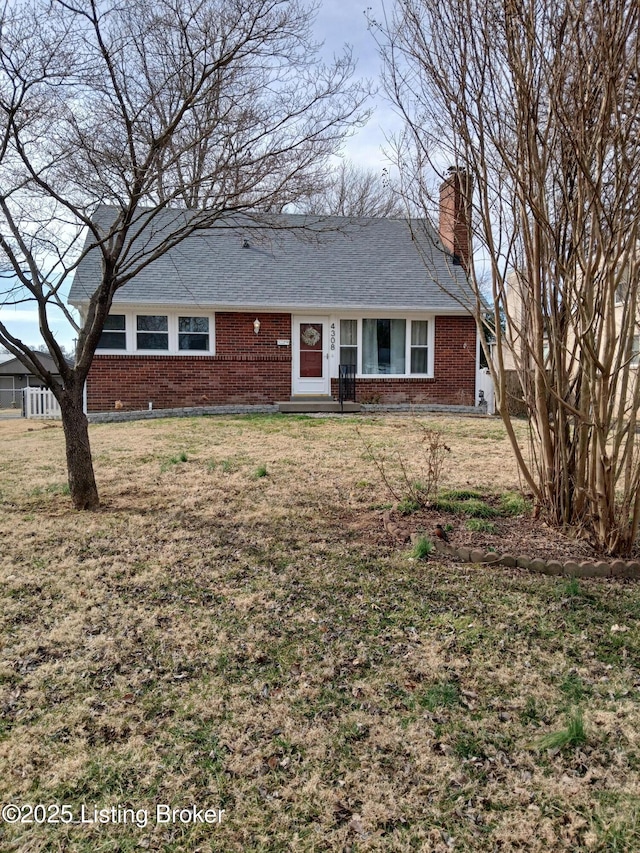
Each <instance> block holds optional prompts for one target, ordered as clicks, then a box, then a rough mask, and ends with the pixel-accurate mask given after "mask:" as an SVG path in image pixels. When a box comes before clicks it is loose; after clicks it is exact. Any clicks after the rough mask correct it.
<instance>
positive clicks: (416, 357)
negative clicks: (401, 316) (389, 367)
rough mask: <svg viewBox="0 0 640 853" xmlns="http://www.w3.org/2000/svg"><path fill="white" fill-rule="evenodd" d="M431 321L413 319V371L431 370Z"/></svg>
mask: <svg viewBox="0 0 640 853" xmlns="http://www.w3.org/2000/svg"><path fill="white" fill-rule="evenodd" d="M428 335H429V322H428V320H412V321H411V373H428V372H429V337H428Z"/></svg>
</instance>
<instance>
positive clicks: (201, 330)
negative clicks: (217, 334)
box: [178, 317, 209, 352]
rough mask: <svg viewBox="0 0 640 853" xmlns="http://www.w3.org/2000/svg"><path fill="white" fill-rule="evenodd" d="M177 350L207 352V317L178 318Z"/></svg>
mask: <svg viewBox="0 0 640 853" xmlns="http://www.w3.org/2000/svg"><path fill="white" fill-rule="evenodd" d="M178 349H179V350H180V351H181V352H184V351H187V350H188V351H193V350H195V351H198V352H202V351H204V352H208V351H209V318H208V317H178Z"/></svg>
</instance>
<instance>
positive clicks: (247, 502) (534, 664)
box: [0, 416, 640, 853]
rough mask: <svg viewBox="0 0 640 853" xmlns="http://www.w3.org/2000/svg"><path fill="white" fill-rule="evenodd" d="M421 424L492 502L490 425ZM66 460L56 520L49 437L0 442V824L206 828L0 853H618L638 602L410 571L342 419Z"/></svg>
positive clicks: (494, 461) (491, 574)
mask: <svg viewBox="0 0 640 853" xmlns="http://www.w3.org/2000/svg"><path fill="white" fill-rule="evenodd" d="M434 420H435V422H436V424H437V427H438V428H439V429H441V430H442V431H443V433H444V435H445V436H446V441H447V445H448V446H450V447H451V454H450V458H451V465H450V466H449V467H448V469H447V471H446V478H445V479H446V482H445V483H444V485H445V487H446V488H448V489H450V490H457V491H458V492H459V493H460V492H465V491H467V492H469V491H474V490H472V489H469V483H472V484H474V486H475V485H477V487H478V489H477V492H478V493H477V494H471V495H469V494H465V495H464V496H461V494H458V495H457V496H456V497H455V498H452V499H455V500H461V501H466V500H477V501H480V500H483V498H482V495H486V494H489V493H492V494H503V493H508V492H516V491H517V488H518V480H517V474H516V472H515V468H514V466H513V463H512V460H511V457H510V455H509V451H508V446H507V442H506V441H505V440H504V434H503V432H502V430H501V427H500V426H499V425H498V424H496V423H495V422H493V421H483V420H480V419H477V420H476V419H469V420H463V419H460V420H456V419H446V418H436V419H434ZM358 423H359V425H360V429H361V430H362V431H366V433H367V438H368V440H369V441H370V443H371V444H372V446H380V447H384V446H393V447H398V448H400V449H401V450H402V451H403V453H405V454H409V453H410V452H411V445H410V439H409V437H408V435H407V431H406V429H405V428H404V427H405V424H406V420H403V419H402V418H401V417H384V418H383V417H379V418H369V419H366V420H365V419H363V420H361V421H358ZM91 438H92V445H93V449H94V454H95V460H96V473H97V477H98V481H99V485H100V489H101V496H102V507H101V509H100V510H99V511H98V512H96V513H91V514H89V513H76V512H74V511H73V510H72V509H71V504H70V498H69V496H68V495H67V494H65V492H64V490H63V489H62V488H61V487H60V484H62V483H64V482H65V470H64V446H63V441H62V431H61V429H60V428H59V427H56V428H45V427H44V426H43V425H40V424H36V425H30V424H27V423H25V422H23V421H6V422H1V423H0V439H1V440H0V465H1V466H2V472H3V476H2V498H1V502H0V534H1V535H2V542H3V558H2V561H0V581H1V583H0V596H1V597H2V601H1V606H0V632H1V644H0V648H1V649H2V651H1V653H0V707H1V708H2V716H1V717H0V720H1V723H0V800H1V801H2V802H3V803H18V804H28V803H31V804H36V803H44V804H55V803H59V804H63V803H64V804H68V805H69V806H70V807H71V808H72V809H73V811H74V813H75V814H76V816H77V815H78V814H79V809H80V807H81V805H82V804H84V805H85V806H86V808H88V809H93V808H94V807H96V808H98V809H101V808H105V809H106V808H109V809H110V808H112V807H113V808H118V807H122V808H124V807H127V808H135V809H142V810H144V809H147V810H149V814H150V815H152V814H154V812H153V809H154V807H155V804H157V803H166V804H169V805H171V806H172V807H173V808H176V809H178V808H186V807H189V806H192V805H193V804H196V805H197V806H198V807H200V808H212V809H213V808H220V809H224V816H223V819H222V823H221V824H220V825H215V826H203V825H202V824H200V825H198V824H193V823H181V822H178V823H175V824H172V825H168V824H157V823H156V822H155V820H151V818H150V819H149V822H148V823H147V825H146V826H139V825H136V824H133V823H131V822H129V823H126V824H125V823H123V822H120V823H109V824H95V823H94V824H90V823H84V824H80V823H75V824H69V825H67V824H40V823H33V824H22V825H10V824H8V823H0V849H1V850H2V851H3V853H4V851H7V853H32V851H57V850H68V851H72V853H93V852H94V851H96V850H100V851H105V853H120V851H124V853H128V851H133V850H138V849H147V850H155V851H162V853H165V852H166V853H183V851H187V852H189V851H193V853H195V851H203V852H204V853H212V851H216V853H217V851H225V853H226V851H246V850H250V851H274V853H275V851H278V853H280V851H285V850H286V851H300V853H306V851H346V850H351V851H353V853H356V851H358V853H359V851H402V853H405V851H406V853H409V851H415V850H421V851H422V850H424V851H448V850H459V851H478V853H483V851H487V850H501V851H505V853H511V851H523V850H527V851H534V853H543V851H567V853H568V851H582V850H584V851H614V850H619V851H623V850H624V851H631V850H637V849H640V824H639V822H638V813H639V812H638V807H639V804H640V737H639V735H638V732H639V731H640V712H639V707H638V702H639V698H640V696H639V693H640V664H639V663H638V662H639V661H640V631H639V629H638V625H639V624H640V621H639V617H640V590H639V589H638V588H637V585H636V584H633V583H630V582H628V583H623V582H611V581H604V580H593V581H590V580H581V581H579V582H578V581H571V580H567V579H563V578H553V577H548V576H539V575H528V574H525V573H523V572H521V571H518V570H507V569H504V568H497V567H492V566H484V567H482V568H478V567H474V566H469V565H461V564H455V565H454V564H447V563H443V562H441V561H440V559H439V557H438V555H437V554H433V555H432V556H431V558H430V559H429V560H425V561H422V560H420V561H418V560H414V561H412V562H410V561H408V560H407V559H406V551H405V552H402V551H401V550H399V549H396V548H394V547H392V546H391V545H389V544H388V542H387V538H386V537H385V535H384V533H383V531H382V528H381V525H380V515H381V513H380V510H375V511H374V510H372V509H371V507H372V506H376V505H380V504H381V500H383V497H382V495H381V493H380V492H381V490H380V486H379V484H378V481H377V479H376V476H375V472H373V471H372V469H371V464H370V463H368V462H367V460H366V459H365V458H363V453H362V442H361V440H360V439H359V438H358V436H357V435H356V433H355V424H354V419H349V420H347V419H345V420H342V419H331V418H309V417H299V418H296V417H293V418H288V417H255V416H254V417H228V418H201V419H180V420H175V421H172V420H166V421H162V420H158V421H143V422H139V423H132V424H109V425H107V424H105V425H100V426H92V427H91ZM478 444H481V446H482V447H483V449H484V450H485V451H486V452H483V453H481V454H480V453H478V452H477V447H478ZM176 448H178V449H180V448H183V449H184V450H183V452H184V454H185V456H186V457H187V460H185V461H184V462H183V461H182V460H180V453H179V452H178V453H177V451H176ZM173 457H175V458H177V459H178V460H179V461H178V462H176V463H172V464H170V465H168V467H167V468H166V470H164V471H161V470H160V469H161V468H162V466H163V465H164V464H165V463H167V461H168V460H169V459H172V458H173ZM260 466H264V467H265V470H267V471H268V472H269V475H268V476H266V477H261V478H256V476H255V473H256V471H257V470H258V468H259V467H260ZM478 495H480V496H478ZM612 629H613V630H612ZM579 721H580V723H579ZM580 726H582V729H581V728H580ZM581 732H582V734H581ZM559 734H562V738H563V742H562V743H559V742H558V740H557V739H558V736H559ZM582 735H584V737H585V738H586V739H583V737H582ZM552 736H553V737H554V738H555V740H554V741H552V743H555V744H556V745H555V746H547V747H545V748H540V743H541V742H542V741H544V742H547V743H548V742H549V740H548V739H549V738H551V737H552ZM544 739H547V740H544Z"/></svg>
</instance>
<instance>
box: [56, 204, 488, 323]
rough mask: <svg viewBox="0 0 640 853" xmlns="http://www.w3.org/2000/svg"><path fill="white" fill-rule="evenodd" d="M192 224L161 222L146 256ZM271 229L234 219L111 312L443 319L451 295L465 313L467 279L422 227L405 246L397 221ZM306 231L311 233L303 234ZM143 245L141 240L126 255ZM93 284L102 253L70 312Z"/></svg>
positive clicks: (153, 271)
mask: <svg viewBox="0 0 640 853" xmlns="http://www.w3.org/2000/svg"><path fill="white" fill-rule="evenodd" d="M190 215H194V214H189V213H188V212H186V211H184V212H178V211H175V210H166V211H163V212H161V213H160V214H159V215H158V216H157V218H156V219H155V220H154V226H153V232H154V233H153V234H151V233H149V234H147V235H146V238H145V244H144V245H145V249H144V250H145V251H147V250H149V249H152V248H153V246H154V245H156V244H157V243H158V242H159V239H160V237H159V236H158V233H162V232H163V230H164V233H165V234H166V233H167V231H168V229H170V228H171V227H173V224H174V223H175V222H176V218H177V219H178V220H179V221H182V222H184V221H185V218H188V217H189V216H190ZM114 217H115V209H114V208H107V207H103V208H100V209H99V210H98V212H97V214H96V220H95V221H96V222H97V223H98V224H100V225H101V226H102V227H103V228H105V229H106V228H108V225H109V223H110V222H112V221H113V219H114ZM270 221H271V222H272V223H273V225H274V226H275V228H271V229H270V228H269V227H267V226H265V225H264V224H263V223H257V222H254V221H252V220H251V219H250V218H248V217H244V216H236V217H234V218H232V219H227V220H225V221H224V223H222V222H220V223H216V224H215V225H213V226H211V227H209V228H207V229H206V230H203V231H196V232H194V233H193V234H191V235H190V236H189V237H187V238H186V239H185V240H184V241H183V242H181V243H180V244H178V245H177V246H174V247H173V248H171V249H170V250H169V251H168V252H167V253H166V254H164V255H163V256H162V257H160V258H158V259H157V260H155V261H153V262H152V263H151V264H149V265H148V266H147V267H145V268H144V269H143V270H142V271H141V272H139V273H138V274H137V275H136V276H135V277H134V278H133V279H131V281H129V282H128V283H127V284H126V285H125V286H124V287H123V288H122V289H121V290H119V291H118V292H117V293H116V296H115V299H114V303H115V304H126V303H130V304H140V303H142V304H160V305H169V306H170V305H190V306H198V307H216V306H219V307H225V308H234V307H237V308H247V309H256V308H260V309H266V310H269V309H271V310H276V309H280V310H288V309H302V308H311V309H313V308H322V309H332V308H335V309H345V310H346V309H366V308H370V309H379V308H386V309H389V310H403V309H409V310H422V311H437V312H440V313H449V312H459V311H460V310H461V305H460V302H459V301H458V300H456V299H455V298H453V296H452V295H451V294H452V293H455V294H457V295H458V299H459V300H462V301H463V303H464V304H471V297H470V289H469V285H468V283H467V280H466V276H465V274H464V270H463V269H462V267H460V266H456V265H454V264H452V261H451V257H450V256H448V255H446V254H445V253H444V252H443V251H442V250H440V249H437V248H436V247H435V245H434V243H435V241H434V237H433V232H432V230H431V229H428V230H427V229H425V226H424V224H423V223H419V227H418V228H415V227H414V235H413V237H412V233H411V231H412V229H410V227H409V224H408V223H407V222H406V221H404V220H397V219H396V220H394V219H342V218H338V217H330V218H323V219H322V220H319V219H318V218H317V217H315V218H313V217H305V216H301V215H295V214H294V215H290V214H283V215H279V216H272V217H271V218H270ZM305 224H306V225H307V226H309V229H310V230H309V231H308V232H304V231H303V230H301V229H302V226H304V225H305ZM414 225H415V223H414ZM287 229H288V230H287ZM416 234H422V235H423V236H422V237H416V236H415V235H416ZM87 245H88V244H87ZM142 245H143V241H142V239H141V238H138V240H137V241H136V243H134V246H133V248H134V249H140V247H141V246H142ZM420 252H422V258H421V254H420ZM99 276H100V257H99V253H98V252H97V251H92V252H89V253H88V254H87V255H86V257H85V258H84V259H83V260H82V261H81V263H80V265H79V267H78V270H77V271H76V275H75V279H74V281H73V284H72V286H71V290H70V294H69V302H71V303H72V304H76V305H77V304H82V303H83V302H85V301H86V300H87V299H88V298H89V296H90V294H91V293H92V292H93V290H94V289H95V287H96V285H97V283H98V282H99ZM447 291H448V292H447Z"/></svg>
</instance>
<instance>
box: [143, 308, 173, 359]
mask: <svg viewBox="0 0 640 853" xmlns="http://www.w3.org/2000/svg"><path fill="white" fill-rule="evenodd" d="M136 349H142V350H165V351H166V350H168V349H169V318H168V317H167V316H166V314H138V315H137V317H136Z"/></svg>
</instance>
